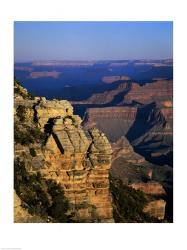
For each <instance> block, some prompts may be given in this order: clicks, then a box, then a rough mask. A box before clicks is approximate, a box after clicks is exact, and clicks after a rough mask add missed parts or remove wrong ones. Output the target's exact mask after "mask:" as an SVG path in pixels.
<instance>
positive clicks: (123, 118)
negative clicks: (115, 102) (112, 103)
mask: <svg viewBox="0 0 187 250" xmlns="http://www.w3.org/2000/svg"><path fill="white" fill-rule="evenodd" d="M136 113H137V108H136V107H106V108H90V109H87V111H86V114H85V117H84V121H83V125H84V127H85V128H92V127H94V126H97V127H98V128H99V129H101V130H102V131H103V132H104V133H106V135H107V137H108V138H109V140H110V141H111V142H116V141H117V140H118V139H119V138H121V137H122V136H125V135H126V134H127V132H128V131H129V129H130V127H131V126H132V124H133V123H134V121H135V118H136Z"/></svg>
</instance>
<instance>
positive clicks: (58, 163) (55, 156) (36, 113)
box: [15, 86, 113, 222]
mask: <svg viewBox="0 0 187 250" xmlns="http://www.w3.org/2000/svg"><path fill="white" fill-rule="evenodd" d="M18 87H19V86H18ZM21 91H22V89H20V90H19V91H17V92H21ZM23 92H24V95H23V98H21V97H20V96H21V95H20V93H19V94H17V96H16V98H15V122H16V126H18V127H20V129H22V131H24V130H28V128H29V127H32V126H34V125H35V126H37V127H38V128H40V130H41V131H43V132H44V134H45V143H44V145H43V146H42V147H41V145H40V144H39V143H37V142H32V143H31V145H29V146H25V145H21V144H20V143H16V144H15V158H17V159H19V160H23V161H24V164H25V166H26V170H27V171H28V173H30V174H33V173H38V172H39V173H40V174H41V176H42V178H44V179H45V180H55V181H56V182H57V183H58V184H60V185H61V186H62V188H63V190H64V195H65V197H66V198H67V199H68V202H69V209H68V212H67V214H68V216H70V217H71V220H72V221H75V222H113V210H112V200H111V196H110V191H109V169H110V165H111V154H112V150H111V146H110V144H109V142H108V139H107V138H106V136H105V135H104V134H103V133H101V132H100V131H99V130H98V129H96V128H94V129H92V130H90V131H84V130H83V129H82V128H81V125H80V123H81V119H80V117H79V116H76V115H73V108H72V106H71V104H70V103H69V102H68V101H57V100H53V101H47V100H46V99H45V98H34V99H33V100H32V99H29V98H28V97H27V98H26V96H27V92H26V91H25V90H24V91H23ZM21 93H22V92H21ZM20 106H21V107H22V106H24V109H23V108H22V109H21V110H23V111H24V117H22V116H23V112H22V114H20ZM20 115H21V116H20ZM20 118H22V119H23V118H24V119H23V120H24V122H22V123H20ZM31 147H32V148H31ZM31 149H32V150H31ZM33 150H34V153H33ZM31 153H32V154H31ZM15 202H17V199H15ZM16 207H18V206H17V205H16ZM16 211H17V210H16ZM24 212H25V211H24ZM16 214H17V212H16V213H15V216H16ZM15 220H16V219H15Z"/></svg>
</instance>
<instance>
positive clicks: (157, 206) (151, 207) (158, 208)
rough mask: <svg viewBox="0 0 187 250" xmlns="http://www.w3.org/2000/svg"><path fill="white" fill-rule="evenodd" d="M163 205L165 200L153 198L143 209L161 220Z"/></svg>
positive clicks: (164, 205)
mask: <svg viewBox="0 0 187 250" xmlns="http://www.w3.org/2000/svg"><path fill="white" fill-rule="evenodd" d="M165 207H166V202H165V201H164V200H162V199H160V200H154V201H151V202H149V203H148V204H147V206H146V207H145V208H144V210H143V211H144V213H148V214H149V215H151V216H153V217H155V218H157V219H159V220H163V219H164V216H165Z"/></svg>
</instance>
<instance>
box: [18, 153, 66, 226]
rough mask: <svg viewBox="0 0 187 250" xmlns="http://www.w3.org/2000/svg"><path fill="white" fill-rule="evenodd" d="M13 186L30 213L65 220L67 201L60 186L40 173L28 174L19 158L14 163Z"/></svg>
mask: <svg viewBox="0 0 187 250" xmlns="http://www.w3.org/2000/svg"><path fill="white" fill-rule="evenodd" d="M14 188H15V190H16V193H17V194H18V196H19V197H20V198H21V200H22V201H23V202H24V203H25V204H27V208H28V210H29V212H30V213H31V214H33V215H39V216H41V217H43V218H46V217H48V216H51V217H52V218H53V220H54V221H56V222H67V217H66V212H67V209H68V201H67V199H66V198H65V196H64V191H63V189H62V187H61V186H60V185H59V184H57V183H56V182H55V181H54V180H46V179H44V178H42V176H41V174H40V173H37V174H29V173H28V172H27V170H26V168H25V164H24V162H23V161H20V159H19V158H17V159H16V160H15V163H14Z"/></svg>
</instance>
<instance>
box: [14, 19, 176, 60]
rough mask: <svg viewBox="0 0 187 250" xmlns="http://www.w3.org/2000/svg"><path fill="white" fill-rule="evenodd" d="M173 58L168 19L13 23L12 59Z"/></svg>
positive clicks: (171, 32)
mask: <svg viewBox="0 0 187 250" xmlns="http://www.w3.org/2000/svg"><path fill="white" fill-rule="evenodd" d="M168 58H173V23H172V22H158V21H157V22H150V21H146V22H142V21H141V22H130V21H126V22H99V21H98V22H87V21H82V22H79V21H72V22H68V21H61V22H53V21H51V22H47V21H43V22H36V21H19V22H15V23H14V60H15V62H27V61H33V60H123V59H129V60H133V59H168Z"/></svg>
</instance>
